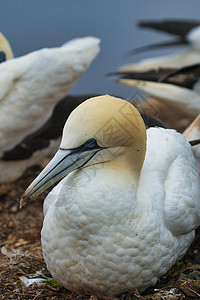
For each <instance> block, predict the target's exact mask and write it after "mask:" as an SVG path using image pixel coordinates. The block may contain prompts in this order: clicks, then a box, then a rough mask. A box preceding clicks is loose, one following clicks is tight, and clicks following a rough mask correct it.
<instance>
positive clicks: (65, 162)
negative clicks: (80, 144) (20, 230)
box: [20, 149, 99, 208]
mask: <svg viewBox="0 0 200 300" xmlns="http://www.w3.org/2000/svg"><path fill="white" fill-rule="evenodd" d="M98 151H99V149H94V150H90V151H84V152H80V151H77V149H71V150H65V149H59V150H58V151H57V153H56V154H55V156H54V157H53V159H52V160H51V161H50V162H49V164H48V165H47V166H46V167H45V168H44V170H43V171H42V172H41V173H40V174H39V175H38V176H37V177H36V179H35V180H34V181H33V182H32V183H31V184H30V185H29V187H28V188H27V189H26V191H25V192H24V194H23V195H22V198H21V200H20V208H22V206H23V205H25V204H26V203H27V202H28V201H29V200H30V199H31V198H33V197H36V196H38V195H40V194H41V193H42V192H43V191H45V190H46V189H47V188H49V187H50V186H52V185H53V184H54V183H56V182H57V181H59V180H61V179H62V178H64V177H65V176H67V175H68V174H69V173H71V172H72V171H74V170H77V169H80V168H81V167H83V166H85V165H86V164H87V163H88V162H89V160H90V159H91V158H92V157H93V156H94V155H95V154H96V153H97V152H98Z"/></svg>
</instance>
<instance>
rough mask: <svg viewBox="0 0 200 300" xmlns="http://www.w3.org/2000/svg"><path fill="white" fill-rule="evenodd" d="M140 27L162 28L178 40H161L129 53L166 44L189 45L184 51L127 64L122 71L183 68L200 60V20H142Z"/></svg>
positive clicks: (161, 29)
mask: <svg viewBox="0 0 200 300" xmlns="http://www.w3.org/2000/svg"><path fill="white" fill-rule="evenodd" d="M139 26H140V27H144V28H151V29H156V30H160V31H163V32H166V33H169V34H173V35H174V36H176V37H177V39H176V40H173V41H169V42H168V41H167V42H164V43H163V42H161V43H157V44H152V45H148V46H143V47H139V48H136V49H134V50H131V51H130V52H129V53H133V54H134V53H137V52H141V51H144V50H150V49H154V48H161V47H165V46H173V45H174V46H177V45H184V44H185V45H186V44H187V45H188V47H187V49H186V50H184V51H180V52H177V53H175V54H170V55H164V56H159V57H152V58H147V59H143V60H141V61H139V62H138V63H134V64H130V65H125V66H123V67H122V68H121V71H124V72H126V71H134V72H140V71H141V72H144V71H148V70H149V69H158V68H160V67H165V68H181V67H184V66H187V65H191V64H196V63H199V61H200V42H199V41H200V22H199V21H194V20H177V19H174V20H173V19H171V20H164V21H142V22H139Z"/></svg>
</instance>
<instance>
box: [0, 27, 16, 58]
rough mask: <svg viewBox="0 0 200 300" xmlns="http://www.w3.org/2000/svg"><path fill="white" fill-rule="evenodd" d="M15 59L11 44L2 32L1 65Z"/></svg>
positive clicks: (0, 45) (0, 37)
mask: <svg viewBox="0 0 200 300" xmlns="http://www.w3.org/2000/svg"><path fill="white" fill-rule="evenodd" d="M11 58H13V51H12V49H11V46H10V43H9V42H8V40H7V39H6V37H5V36H4V35H3V33H1V32H0V63H2V62H4V61H6V60H8V59H11Z"/></svg>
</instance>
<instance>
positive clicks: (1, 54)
mask: <svg viewBox="0 0 200 300" xmlns="http://www.w3.org/2000/svg"><path fill="white" fill-rule="evenodd" d="M4 61H6V55H5V53H4V52H3V51H0V63H2V62H4Z"/></svg>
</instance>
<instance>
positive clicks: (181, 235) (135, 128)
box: [20, 95, 200, 296]
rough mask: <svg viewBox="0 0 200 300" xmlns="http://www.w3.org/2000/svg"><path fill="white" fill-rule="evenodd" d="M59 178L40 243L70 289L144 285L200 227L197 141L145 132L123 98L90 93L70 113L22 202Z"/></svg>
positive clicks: (112, 290) (104, 291)
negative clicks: (51, 155)
mask: <svg viewBox="0 0 200 300" xmlns="http://www.w3.org/2000/svg"><path fill="white" fill-rule="evenodd" d="M146 133H147V137H146ZM146 143H147V145H146ZM62 178H63V179H62ZM60 179H62V181H61V182H60V183H59V184H58V185H57V186H56V187H55V188H54V189H53V190H52V191H51V192H50V194H49V195H48V196H47V198H46V199H45V202H44V214H45V219H44V223H43V228H42V248H43V254H44V259H45V261H46V264H47V267H48V269H49V271H50V272H51V274H52V276H53V277H54V278H55V280H56V281H57V282H58V283H60V284H61V285H63V286H65V287H66V288H67V289H69V290H80V291H85V292H87V293H90V294H97V295H108V296H111V295H118V294H120V293H122V292H125V291H132V290H133V289H135V288H137V289H139V290H140V291H144V290H145V289H146V288H147V287H149V286H152V285H154V284H155V283H156V282H157V280H158V278H159V277H160V276H162V275H164V274H165V273H166V272H167V271H168V270H169V269H170V268H171V266H173V264H174V263H175V262H176V261H177V260H178V259H180V258H181V257H182V256H183V255H184V254H185V253H186V251H187V249H188V248H189V246H190V244H191V242H192V240H193V238H194V235H195V232H194V230H195V228H196V227H197V226H199V224H200V201H199V196H200V180H199V174H198V168H197V165H196V161H195V159H194V156H193V153H192V150H191V146H190V144H189V143H188V142H187V140H186V138H185V137H184V136H183V135H182V134H179V133H177V132H176V131H175V130H170V129H163V128H150V129H148V130H147V131H146V128H145V125H144V122H143V120H142V118H141V116H140V114H139V112H138V111H137V109H136V108H134V107H133V106H132V105H131V104H130V103H128V102H126V101H123V100H122V99H119V98H114V97H111V96H108V95H106V96H101V97H96V98H92V99H89V100H87V101H85V102H84V103H82V104H81V105H79V106H78V107H77V108H76V109H75V110H74V111H73V112H72V114H71V115H70V116H69V118H68V120H67V122H66V124H65V127H64V131H63V137H62V141H61V145H60V148H59V150H58V152H57V153H56V155H55V156H54V158H53V159H52V161H51V162H50V163H49V164H48V165H47V166H46V168H45V169H44V170H43V171H42V172H41V174H40V175H39V176H38V177H37V178H36V179H35V180H34V181H33V183H32V184H31V185H30V186H29V187H28V189H27V190H26V192H25V193H24V195H23V197H22V199H21V203H20V204H21V206H22V205H24V204H25V203H26V202H27V201H28V200H29V199H30V198H32V197H34V196H37V195H39V194H40V193H41V192H42V191H44V190H45V189H47V188H48V187H50V186H51V185H53V184H54V183H55V182H57V181H58V180H60Z"/></svg>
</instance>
